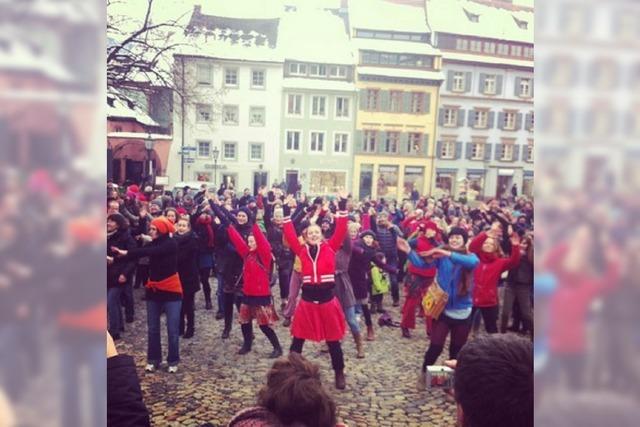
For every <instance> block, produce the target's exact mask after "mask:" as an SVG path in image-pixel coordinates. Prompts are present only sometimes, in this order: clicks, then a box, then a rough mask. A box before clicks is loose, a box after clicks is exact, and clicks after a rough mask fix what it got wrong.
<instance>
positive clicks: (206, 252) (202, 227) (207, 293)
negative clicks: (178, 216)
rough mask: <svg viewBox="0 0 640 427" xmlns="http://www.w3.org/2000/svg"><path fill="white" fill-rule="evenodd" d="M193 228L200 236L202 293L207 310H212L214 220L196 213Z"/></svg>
mask: <svg viewBox="0 0 640 427" xmlns="http://www.w3.org/2000/svg"><path fill="white" fill-rule="evenodd" d="M191 223H192V225H191V226H192V228H193V231H194V232H195V234H196V235H197V236H198V254H197V257H196V258H197V260H198V270H199V279H200V283H201V284H202V291H203V292H204V300H205V309H207V310H211V309H212V308H213V305H212V304H211V285H210V283H209V278H210V277H211V269H212V268H213V248H214V246H215V245H214V243H215V242H214V233H213V219H212V218H211V215H209V213H207V212H201V210H200V209H198V211H196V216H195V217H194V218H193V219H192V221H191Z"/></svg>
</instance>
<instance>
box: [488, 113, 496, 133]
mask: <svg viewBox="0 0 640 427" xmlns="http://www.w3.org/2000/svg"><path fill="white" fill-rule="evenodd" d="M495 126H496V112H495V111H489V115H488V116H487V127H488V128H489V129H491V128H494V127H495Z"/></svg>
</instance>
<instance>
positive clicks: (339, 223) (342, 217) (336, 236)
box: [329, 196, 347, 252]
mask: <svg viewBox="0 0 640 427" xmlns="http://www.w3.org/2000/svg"><path fill="white" fill-rule="evenodd" d="M339 208H340V210H339V211H338V213H336V230H335V231H334V233H333V236H331V239H329V246H331V247H332V248H333V250H334V251H336V252H338V250H339V249H340V246H342V241H343V240H344V236H346V235H347V198H346V197H342V196H341V197H340V202H339Z"/></svg>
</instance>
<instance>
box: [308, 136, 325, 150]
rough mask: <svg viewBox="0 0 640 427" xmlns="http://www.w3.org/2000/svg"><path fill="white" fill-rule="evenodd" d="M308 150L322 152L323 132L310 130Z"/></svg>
mask: <svg viewBox="0 0 640 427" xmlns="http://www.w3.org/2000/svg"><path fill="white" fill-rule="evenodd" d="M309 151H310V152H312V153H324V132H311V141H310V144H309Z"/></svg>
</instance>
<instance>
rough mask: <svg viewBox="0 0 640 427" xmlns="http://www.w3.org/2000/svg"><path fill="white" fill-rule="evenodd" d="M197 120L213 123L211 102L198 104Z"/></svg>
mask: <svg viewBox="0 0 640 427" xmlns="http://www.w3.org/2000/svg"><path fill="white" fill-rule="evenodd" d="M196 121H197V122H198V123H211V122H212V121H213V114H212V107H211V104H198V105H196Z"/></svg>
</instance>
